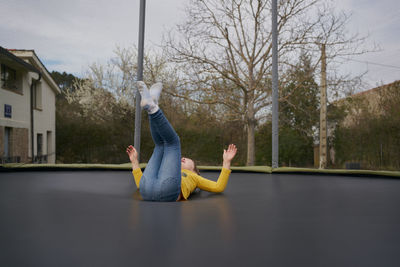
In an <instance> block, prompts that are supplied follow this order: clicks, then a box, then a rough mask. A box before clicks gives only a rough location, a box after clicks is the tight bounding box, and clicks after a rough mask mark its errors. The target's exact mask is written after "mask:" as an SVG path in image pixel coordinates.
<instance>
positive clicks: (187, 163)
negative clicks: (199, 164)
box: [181, 158, 194, 171]
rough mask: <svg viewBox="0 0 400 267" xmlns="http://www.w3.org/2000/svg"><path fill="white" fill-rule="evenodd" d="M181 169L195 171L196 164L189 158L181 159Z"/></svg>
mask: <svg viewBox="0 0 400 267" xmlns="http://www.w3.org/2000/svg"><path fill="white" fill-rule="evenodd" d="M181 168H182V169H185V170H189V171H194V162H193V160H191V159H189V158H182V159H181Z"/></svg>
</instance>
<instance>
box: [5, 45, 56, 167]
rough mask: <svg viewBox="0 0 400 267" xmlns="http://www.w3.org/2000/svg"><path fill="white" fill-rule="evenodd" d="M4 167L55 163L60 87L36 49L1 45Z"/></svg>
mask: <svg viewBox="0 0 400 267" xmlns="http://www.w3.org/2000/svg"><path fill="white" fill-rule="evenodd" d="M0 65H1V68H0V164H3V163H28V162H34V163H45V162H47V163H55V161H56V145H55V144H56V95H57V94H58V93H60V92H61V91H60V88H59V87H58V85H57V84H56V83H55V82H54V80H53V79H52V77H51V76H50V73H49V72H48V70H47V69H46V67H45V66H44V65H43V63H42V62H41V61H40V59H39V58H38V56H37V55H36V53H35V51H34V50H14V49H5V48H3V47H1V46H0Z"/></svg>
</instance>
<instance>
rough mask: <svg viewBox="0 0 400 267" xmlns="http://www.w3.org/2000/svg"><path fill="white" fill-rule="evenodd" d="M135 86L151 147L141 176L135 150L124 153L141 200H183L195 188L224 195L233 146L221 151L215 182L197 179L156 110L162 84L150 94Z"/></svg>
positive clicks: (193, 165)
mask: <svg viewBox="0 0 400 267" xmlns="http://www.w3.org/2000/svg"><path fill="white" fill-rule="evenodd" d="M137 85H138V89H139V92H140V95H141V97H142V101H141V103H140V105H141V107H142V108H143V109H144V110H146V111H147V113H148V115H149V121H150V131H151V136H152V138H153V141H154V144H155V147H154V151H153V154H152V156H151V158H150V160H149V162H148V164H147V166H146V169H145V171H144V173H142V171H141V169H140V167H139V162H138V153H137V151H136V149H135V148H134V147H133V146H132V145H130V146H128V148H127V149H126V152H127V154H128V155H129V159H130V161H131V163H132V174H133V176H134V179H135V183H136V186H137V187H138V188H139V191H140V194H141V196H142V198H143V200H148V201H179V200H186V199H187V198H188V197H189V195H190V194H191V193H192V192H193V191H194V190H195V189H196V188H200V189H202V190H206V191H209V192H216V193H218V192H222V191H224V190H225V187H226V185H227V183H228V179H229V175H230V173H231V170H230V166H231V161H232V159H233V158H234V157H235V155H236V152H237V148H236V146H235V145H233V144H231V145H229V147H228V149H226V150H224V153H223V165H222V170H221V173H220V176H219V178H218V181H217V182H214V181H211V180H208V179H205V178H203V177H201V176H200V175H199V172H198V170H197V167H196V164H195V163H194V161H193V160H191V159H189V158H181V144H180V140H179V136H178V135H177V134H176V132H175V130H174V129H173V128H172V126H171V124H170V123H169V122H168V120H167V118H166V117H165V116H164V114H163V112H162V111H161V109H160V108H159V107H158V99H159V97H160V94H161V90H162V84H161V83H156V84H154V85H153V86H152V87H151V88H150V90H148V89H147V86H146V84H145V83H144V82H142V81H139V82H138V83H137Z"/></svg>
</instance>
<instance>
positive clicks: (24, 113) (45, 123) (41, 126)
mask: <svg viewBox="0 0 400 267" xmlns="http://www.w3.org/2000/svg"><path fill="white" fill-rule="evenodd" d="M17 72H18V70H17ZM19 73H20V74H22V88H23V90H22V95H21V94H19V93H15V92H12V91H9V90H4V89H2V88H0V126H7V127H13V128H27V129H29V153H28V154H29V157H30V156H31V155H32V152H31V148H32V146H31V142H32V140H31V121H30V120H31V118H30V90H31V89H30V88H31V83H32V78H35V79H36V78H37V76H38V75H37V74H35V73H31V72H27V71H21V70H20V71H19ZM40 84H41V90H42V101H41V102H42V109H41V110H34V140H33V142H34V146H35V151H34V154H35V155H37V134H38V133H41V134H42V135H43V154H44V155H45V154H47V152H48V149H47V146H48V145H50V150H51V151H49V153H50V155H49V156H48V159H47V160H48V163H55V160H56V155H55V149H56V142H55V140H56V118H55V117H56V95H55V92H54V91H53V90H52V89H51V88H50V86H49V85H48V83H47V82H46V81H45V80H44V79H43V78H42V79H41V81H40ZM5 104H7V105H11V106H12V118H11V119H10V118H5V117H4V105H5ZM48 132H51V143H50V144H49V142H48V140H47V136H48Z"/></svg>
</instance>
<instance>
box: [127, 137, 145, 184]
mask: <svg viewBox="0 0 400 267" xmlns="http://www.w3.org/2000/svg"><path fill="white" fill-rule="evenodd" d="M126 153H127V154H128V156H129V160H130V161H131V163H132V174H133V178H134V179H135V183H136V187H137V188H138V189H139V184H140V179H141V178H142V170H141V169H140V166H139V161H138V153H137V151H136V149H135V148H134V147H133V146H132V145H130V146H128V148H127V149H126Z"/></svg>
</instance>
